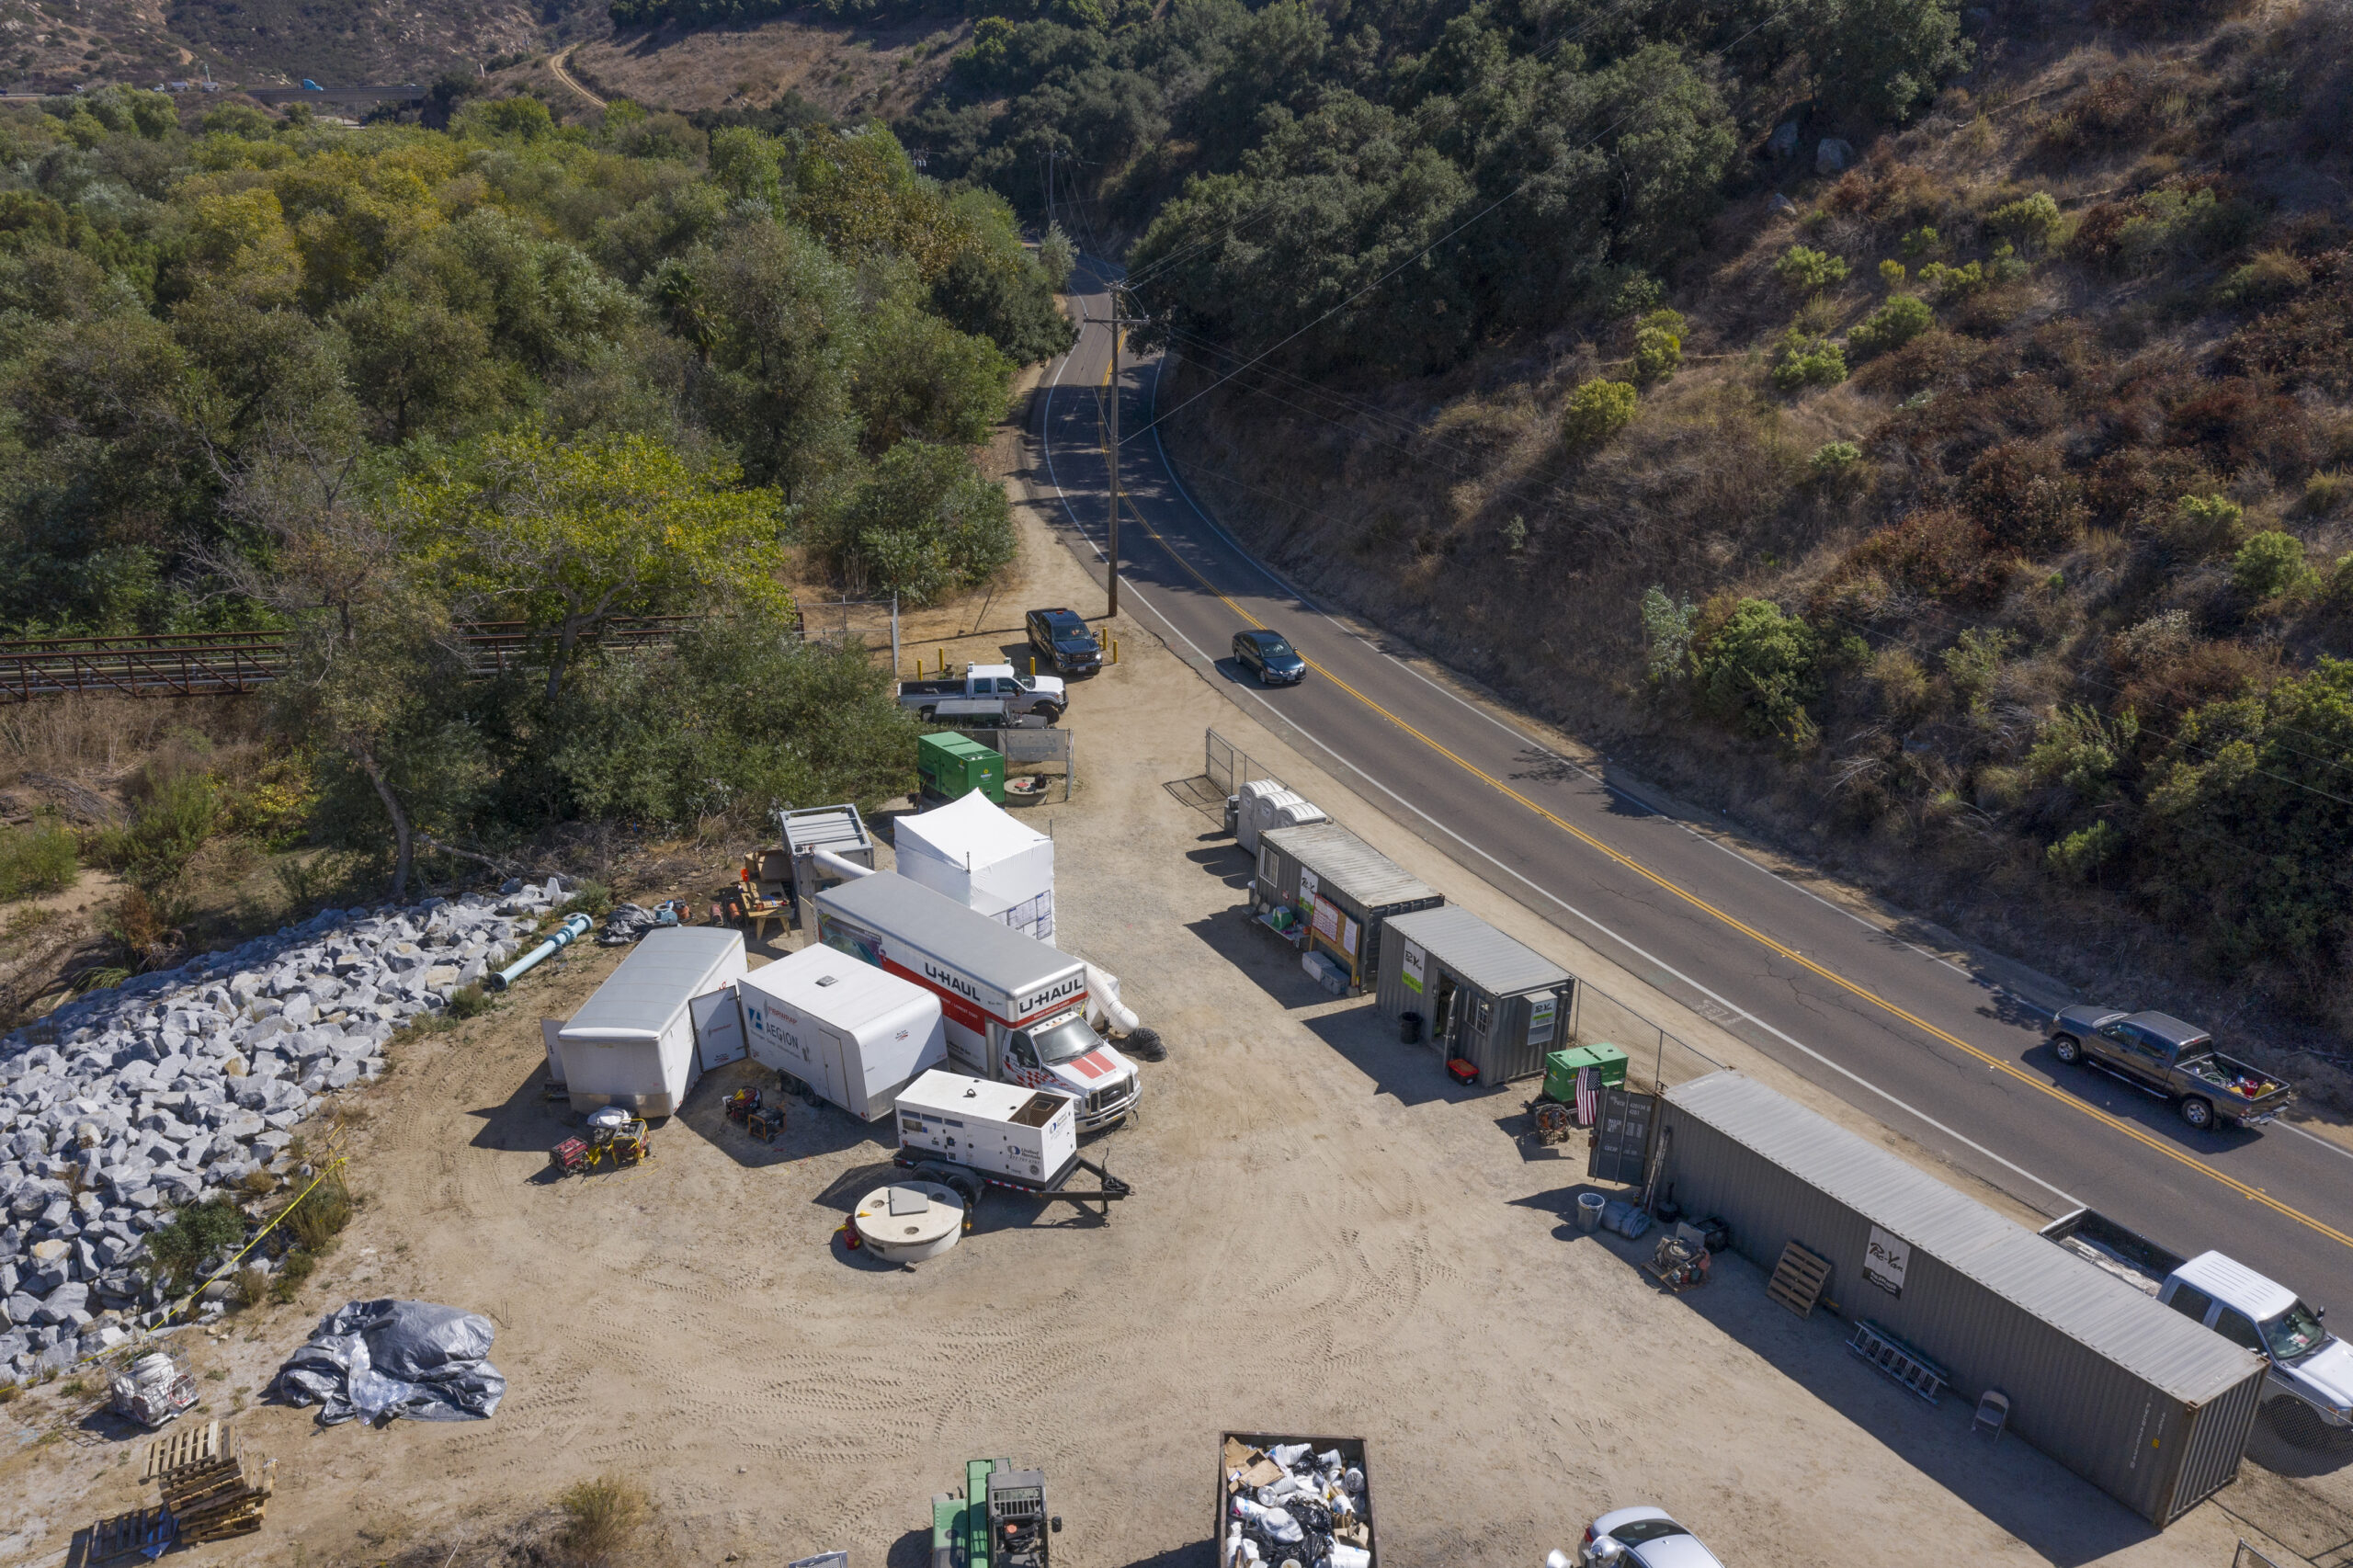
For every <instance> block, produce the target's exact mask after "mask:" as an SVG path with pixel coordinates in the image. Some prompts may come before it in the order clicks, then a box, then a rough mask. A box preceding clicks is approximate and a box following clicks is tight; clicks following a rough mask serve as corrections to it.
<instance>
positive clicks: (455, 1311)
mask: <svg viewBox="0 0 2353 1568" xmlns="http://www.w3.org/2000/svg"><path fill="white" fill-rule="evenodd" d="M495 1332H496V1331H495V1330H494V1329H493V1328H492V1327H491V1326H490V1320H489V1319H488V1318H486V1317H483V1315H481V1314H480V1313H479V1312H466V1311H464V1310H463V1309H461V1308H458V1307H440V1306H436V1305H434V1304H433V1303H432V1302H430V1301H350V1302H347V1303H346V1304H345V1305H343V1306H342V1307H339V1308H337V1309H336V1310H335V1311H334V1312H329V1313H328V1314H327V1315H326V1316H325V1317H324V1318H321V1319H320V1320H319V1326H318V1327H317V1328H316V1329H314V1330H313V1331H312V1334H311V1338H310V1343H308V1344H307V1345H304V1346H302V1348H301V1349H300V1350H297V1351H296V1352H294V1354H293V1355H292V1356H290V1357H289V1358H287V1361H286V1365H284V1366H283V1367H280V1368H279V1369H278V1379H277V1381H275V1382H274V1383H272V1384H271V1385H270V1387H271V1391H272V1392H275V1393H277V1394H278V1396H279V1397H281V1398H283V1399H284V1400H285V1401H286V1402H287V1403H289V1404H296V1405H307V1404H315V1405H318V1406H319V1407H320V1410H319V1424H320V1425H321V1426H334V1425H335V1423H336V1422H338V1421H349V1420H353V1419H355V1418H358V1419H360V1420H366V1421H375V1420H380V1419H382V1420H389V1419H391V1418H392V1417H394V1416H400V1415H409V1416H415V1418H416V1419H418V1420H420V1421H480V1420H482V1419H483V1418H485V1417H487V1416H488V1415H490V1414H491V1413H492V1412H493V1411H494V1410H496V1409H497V1408H498V1402H499V1399H500V1398H501V1397H502V1396H503V1395H504V1394H505V1393H506V1379H505V1378H504V1377H502V1376H500V1374H499V1370H498V1369H497V1368H495V1367H494V1366H492V1365H491V1364H490V1363H489V1362H488V1361H486V1360H484V1359H483V1358H484V1357H486V1356H488V1355H489V1354H490V1342H491V1338H492V1336H493V1335H494V1334H495Z"/></svg>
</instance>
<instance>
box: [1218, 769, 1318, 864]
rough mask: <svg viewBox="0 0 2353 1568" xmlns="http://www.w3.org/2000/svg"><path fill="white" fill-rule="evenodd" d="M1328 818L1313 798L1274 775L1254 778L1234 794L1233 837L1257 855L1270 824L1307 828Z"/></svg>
mask: <svg viewBox="0 0 2353 1568" xmlns="http://www.w3.org/2000/svg"><path fill="white" fill-rule="evenodd" d="M1324 820H1325V819H1324V812H1323V810H1322V809H1321V808H1320V807H1318V806H1317V805H1316V804H1315V803H1314V802H1313V801H1310V800H1309V799H1307V797H1306V796H1304V795H1302V794H1300V793H1299V792H1298V791H1297V790H1288V789H1285V788H1284V787H1283V786H1282V785H1281V784H1279V783H1278V782H1277V781H1276V780H1274V779H1272V778H1253V779H1252V780H1250V782H1248V783H1247V784H1245V785H1244V786H1242V788H1241V790H1239V791H1238V792H1237V793H1236V794H1235V796H1234V803H1233V839H1234V842H1235V843H1237V844H1239V845H1241V846H1242V847H1243V848H1245V849H1247V850H1248V851H1250V853H1251V854H1253V855H1256V853H1258V835H1260V834H1262V833H1264V832H1266V831H1267V829H1268V828H1270V827H1304V826H1305V825H1306V824H1309V823H1315V822H1323V821H1324Z"/></svg>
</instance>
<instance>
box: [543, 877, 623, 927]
mask: <svg viewBox="0 0 2353 1568" xmlns="http://www.w3.org/2000/svg"><path fill="white" fill-rule="evenodd" d="M612 912H613V890H612V889H610V888H608V887H607V886H606V885H605V884H604V883H602V882H600V881H597V880H596V879H595V878H593V877H591V878H587V879H585V880H584V881H582V882H581V883H580V885H579V886H578V887H576V888H574V889H573V890H572V893H571V896H569V897H568V898H566V899H565V900H564V901H563V903H562V904H561V905H560V906H559V907H558V908H557V909H556V911H555V913H556V914H558V915H586V916H588V917H589V918H590V919H591V920H602V919H603V918H604V917H605V916H606V915H610V914H611V913H612Z"/></svg>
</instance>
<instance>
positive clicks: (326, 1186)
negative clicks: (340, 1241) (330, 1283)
mask: <svg viewBox="0 0 2353 1568" xmlns="http://www.w3.org/2000/svg"><path fill="white" fill-rule="evenodd" d="M283 1213H284V1215H285V1219H284V1221H283V1223H284V1226H285V1229H286V1232H287V1233H288V1234H290V1235H291V1236H292V1237H293V1238H294V1240H295V1242H296V1243H297V1244H299V1245H301V1247H302V1248H303V1249H304V1250H305V1251H307V1252H310V1253H312V1254H313V1255H317V1254H321V1253H325V1252H328V1251H330V1250H332V1249H333V1248H334V1246H335V1238H336V1237H337V1236H339V1235H341V1234H342V1233H343V1228H344V1227H345V1226H346V1225H348V1224H350V1223H351V1189H350V1188H348V1187H345V1186H344V1185H343V1178H342V1177H341V1176H326V1177H324V1178H323V1179H322V1180H320V1181H318V1182H317V1183H315V1184H314V1185H313V1186H312V1187H309V1188H308V1189H306V1190H305V1191H304V1192H302V1193H301V1195H300V1196H298V1197H296V1198H295V1199H293V1201H292V1202H291V1203H290V1204H289V1205H288V1206H287V1207H286V1209H285V1210H283Z"/></svg>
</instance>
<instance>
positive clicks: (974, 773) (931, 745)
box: [915, 732, 1005, 806]
mask: <svg viewBox="0 0 2353 1568" xmlns="http://www.w3.org/2000/svg"><path fill="white" fill-rule="evenodd" d="M915 778H917V779H918V780H919V781H920V788H921V790H922V791H923V793H924V794H925V795H926V796H928V797H931V798H932V799H935V800H941V801H953V800H958V799H960V798H961V797H963V796H965V795H972V794H981V795H986V796H987V797H988V798H989V799H990V800H992V801H995V802H996V803H997V804H998V805H1000V806H1001V805H1003V804H1005V758H1004V756H1001V755H1000V754H998V753H996V752H993V751H991V750H990V749H989V748H988V747H986V746H984V745H983V744H981V743H980V742H978V741H976V740H974V739H972V736H970V735H959V734H956V733H952V732H951V733H941V734H931V735H925V736H923V737H922V738H921V739H919V740H917V741H916V742H915Z"/></svg>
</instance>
